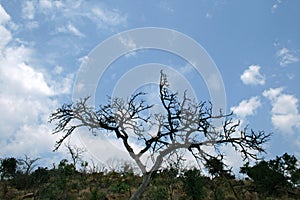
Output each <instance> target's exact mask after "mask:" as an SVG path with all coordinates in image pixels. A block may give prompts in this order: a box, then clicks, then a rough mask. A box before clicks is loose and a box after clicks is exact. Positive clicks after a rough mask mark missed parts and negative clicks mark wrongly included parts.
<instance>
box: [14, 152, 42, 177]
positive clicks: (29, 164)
mask: <svg viewBox="0 0 300 200" xmlns="http://www.w3.org/2000/svg"><path fill="white" fill-rule="evenodd" d="M39 159H40V158H34V159H31V158H30V157H29V156H28V155H25V156H24V158H22V159H19V163H20V165H23V171H24V174H25V175H29V174H30V173H31V172H32V170H33V169H34V168H35V167H36V166H37V163H36V162H37V161H38V160H39Z"/></svg>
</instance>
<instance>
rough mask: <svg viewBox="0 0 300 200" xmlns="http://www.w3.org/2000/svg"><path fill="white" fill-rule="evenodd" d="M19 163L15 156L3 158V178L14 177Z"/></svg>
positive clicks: (1, 170)
mask: <svg viewBox="0 0 300 200" xmlns="http://www.w3.org/2000/svg"><path fill="white" fill-rule="evenodd" d="M17 165H18V160H17V159H16V158H14V157H11V158H4V159H2V160H1V165H0V173H1V180H3V179H5V178H6V179H11V178H13V177H14V176H15V175H16V171H17Z"/></svg>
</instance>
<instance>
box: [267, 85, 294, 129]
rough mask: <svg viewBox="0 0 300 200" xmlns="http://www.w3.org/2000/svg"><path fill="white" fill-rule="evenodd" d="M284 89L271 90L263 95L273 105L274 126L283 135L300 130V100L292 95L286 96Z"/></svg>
mask: <svg viewBox="0 0 300 200" xmlns="http://www.w3.org/2000/svg"><path fill="white" fill-rule="evenodd" d="M282 91H283V88H275V89H273V88H270V89H269V90H265V91H264V92H263V95H264V96H265V97H266V98H268V99H269V100H270V101H271V104H272V110H271V115H272V123H273V126H274V127H275V128H276V129H278V130H280V131H281V132H283V133H292V132H293V130H294V129H298V130H300V114H299V111H298V99H297V98H296V97H295V96H293V95H290V94H284V93H283V92H282Z"/></svg>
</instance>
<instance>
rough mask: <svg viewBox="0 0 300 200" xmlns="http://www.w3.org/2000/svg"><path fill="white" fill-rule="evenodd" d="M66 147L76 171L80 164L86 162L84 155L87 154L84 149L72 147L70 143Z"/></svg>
mask: <svg viewBox="0 0 300 200" xmlns="http://www.w3.org/2000/svg"><path fill="white" fill-rule="evenodd" d="M65 147H66V148H67V151H68V153H69V154H70V156H71V159H72V164H73V166H74V169H75V170H76V165H77V164H78V163H79V162H80V163H84V161H83V160H82V157H83V154H84V152H85V149H84V148H80V147H77V146H75V145H74V146H72V145H71V144H70V143H68V144H65Z"/></svg>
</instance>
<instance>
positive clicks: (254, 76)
mask: <svg viewBox="0 0 300 200" xmlns="http://www.w3.org/2000/svg"><path fill="white" fill-rule="evenodd" d="M260 68H261V67H260V66H258V65H250V66H249V68H248V69H246V70H245V71H244V73H243V74H242V75H241V80H242V81H243V83H244V84H246V85H264V84H265V76H264V75H262V74H261V73H260V72H259V70H260Z"/></svg>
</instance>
